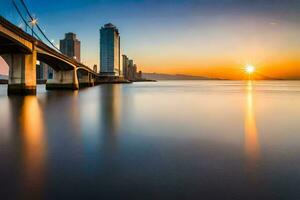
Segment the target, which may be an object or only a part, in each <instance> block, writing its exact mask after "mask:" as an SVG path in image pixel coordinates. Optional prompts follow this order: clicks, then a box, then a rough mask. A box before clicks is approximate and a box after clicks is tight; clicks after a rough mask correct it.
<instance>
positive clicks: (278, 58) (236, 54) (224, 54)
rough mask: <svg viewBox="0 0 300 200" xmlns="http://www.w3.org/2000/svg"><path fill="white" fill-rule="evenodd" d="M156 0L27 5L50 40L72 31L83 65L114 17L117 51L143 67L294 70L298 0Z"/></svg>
mask: <svg viewBox="0 0 300 200" xmlns="http://www.w3.org/2000/svg"><path fill="white" fill-rule="evenodd" d="M4 1H5V0H4ZM4 1H3V2H4ZM7 2H9V1H7ZM160 2H161V3H158V2H157V1H134V0H131V1H126V2H124V1H97V0H95V1H89V2H82V1H72V4H70V1H67V0H63V1H61V2H60V4H51V5H48V6H47V7H45V6H43V5H44V4H45V2H39V1H36V0H33V1H30V2H27V4H28V6H29V7H30V9H31V11H32V12H33V13H35V16H36V17H37V18H38V19H39V22H40V24H41V25H42V26H43V28H45V31H46V33H47V35H49V36H50V37H51V39H53V40H54V41H55V42H56V44H57V43H58V41H59V39H60V38H62V35H63V33H65V32H75V33H76V34H77V35H78V36H79V37H80V38H81V41H82V61H83V62H84V63H86V64H88V65H89V66H93V65H94V64H96V63H99V58H98V57H99V56H98V55H99V47H98V45H95V44H96V41H98V40H99V36H98V31H97V30H99V28H100V27H101V25H102V24H105V23H108V22H112V23H113V24H115V25H116V26H117V27H118V28H119V29H120V31H121V32H122V49H121V54H127V55H130V56H131V57H133V58H134V59H135V60H136V62H137V63H139V65H140V66H142V70H143V71H145V72H157V73H170V74H191V75H201V76H209V77H218V78H228V79H243V77H244V76H245V73H244V69H243V68H244V66H245V65H247V64H252V65H254V66H256V68H257V71H258V72H260V73H261V74H263V75H264V76H267V77H274V78H293V77H294V78H299V77H300V70H299V69H300V67H299V66H300V59H299V58H298V57H299V56H298V55H299V53H300V42H299V41H298V37H299V35H300V27H299V25H298V24H299V20H298V19H299V14H298V11H299V10H300V5H299V2H297V1H294V0H288V1H285V2H282V1H277V0H276V1H273V3H272V4H270V2H269V1H267V0H262V1H248V0H244V1H238V0H233V1H232V0H231V1H229V0H223V1H206V0H199V1H193V0H190V1H176V2H171V1H167V0H165V1H160ZM1 3H2V2H1ZM7 5H8V7H9V6H11V5H9V3H7ZM66 5H68V6H66ZM125 7H129V8H131V9H130V10H126V9H124V8H125ZM0 9H1V8H0ZM7 10H9V9H7ZM1 13H4V15H5V14H6V15H8V16H9V13H8V11H2V9H1ZM9 17H11V18H13V16H9ZM58 22H60V23H58Z"/></svg>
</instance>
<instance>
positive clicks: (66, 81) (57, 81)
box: [46, 68, 79, 90]
mask: <svg viewBox="0 0 300 200" xmlns="http://www.w3.org/2000/svg"><path fill="white" fill-rule="evenodd" d="M46 89H47V90H78V89H79V84H78V78H77V71H76V69H75V68H74V69H73V70H66V71H64V70H60V71H54V72H53V79H49V80H47V83H46Z"/></svg>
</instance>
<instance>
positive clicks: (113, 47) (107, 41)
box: [100, 23, 121, 76]
mask: <svg viewBox="0 0 300 200" xmlns="http://www.w3.org/2000/svg"><path fill="white" fill-rule="evenodd" d="M100 73H101V74H102V75H108V76H119V75H120V74H121V69H120V34H119V30H118V29H117V27H116V26H114V25H113V24H111V23H109V24H105V25H104V26H103V27H102V28H101V29H100Z"/></svg>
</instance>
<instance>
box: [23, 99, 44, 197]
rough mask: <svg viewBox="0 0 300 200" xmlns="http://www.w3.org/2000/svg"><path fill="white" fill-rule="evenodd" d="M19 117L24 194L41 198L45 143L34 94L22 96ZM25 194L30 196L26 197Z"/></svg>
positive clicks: (42, 123) (40, 114)
mask: <svg viewBox="0 0 300 200" xmlns="http://www.w3.org/2000/svg"><path fill="white" fill-rule="evenodd" d="M20 119H21V120H20V122H21V130H22V141H23V149H22V155H23V162H24V180H23V183H24V190H25V191H24V195H25V196H26V198H31V199H34V198H41V196H40V195H42V189H43V184H44V170H45V160H46V158H45V156H46V148H45V145H46V143H45V135H44V122H43V114H42V110H41V108H40V106H39V103H38V100H37V98H36V97H35V96H26V97H24V102H23V105H22V108H21V118H20ZM27 194H30V196H29V197H28V196H27ZM31 195H34V196H31Z"/></svg>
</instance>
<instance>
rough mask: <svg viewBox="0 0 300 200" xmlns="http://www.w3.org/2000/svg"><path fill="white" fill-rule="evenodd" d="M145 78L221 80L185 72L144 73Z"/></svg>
mask: <svg viewBox="0 0 300 200" xmlns="http://www.w3.org/2000/svg"><path fill="white" fill-rule="evenodd" d="M143 78H145V79H150V80H220V79H217V78H209V77H205V76H191V75H185V74H159V73H143Z"/></svg>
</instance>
